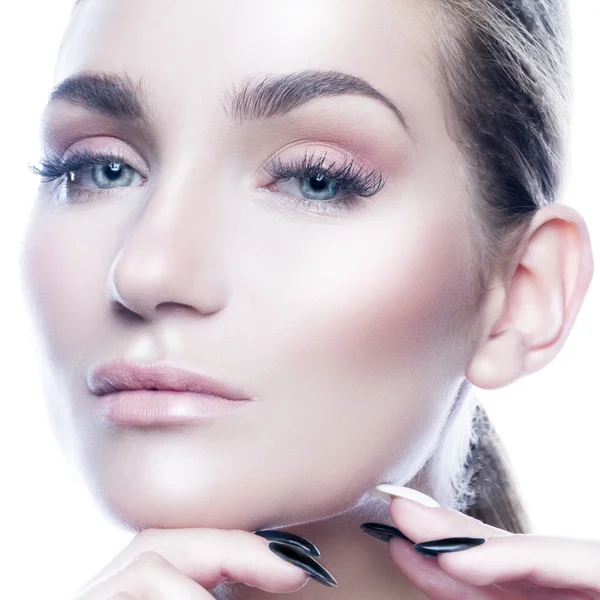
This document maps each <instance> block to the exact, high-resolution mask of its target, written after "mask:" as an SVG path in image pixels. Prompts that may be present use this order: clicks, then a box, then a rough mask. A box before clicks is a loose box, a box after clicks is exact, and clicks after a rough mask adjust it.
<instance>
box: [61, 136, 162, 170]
mask: <svg viewBox="0 0 600 600" xmlns="http://www.w3.org/2000/svg"><path fill="white" fill-rule="evenodd" d="M91 140H93V141H91ZM99 140H100V141H99ZM102 140H110V141H102ZM115 141H116V142H117V143H115ZM75 152H89V153H90V154H92V155H97V154H117V155H119V156H121V157H122V161H123V162H124V163H126V164H127V165H129V166H130V167H131V168H132V169H134V170H135V171H137V172H138V173H139V174H140V175H142V176H143V177H144V178H145V179H148V177H149V171H150V170H149V168H148V166H147V165H146V163H145V161H142V160H141V159H140V158H138V156H139V153H137V152H135V153H134V152H132V151H131V150H130V145H129V144H127V143H125V142H122V141H120V140H118V138H112V137H108V136H96V137H91V138H90V137H88V138H83V139H81V140H78V141H77V142H75V143H73V144H71V145H70V146H69V147H68V148H67V149H66V150H65V151H64V152H63V153H62V155H61V156H62V158H63V159H66V158H68V157H69V155H70V154H72V153H75Z"/></svg>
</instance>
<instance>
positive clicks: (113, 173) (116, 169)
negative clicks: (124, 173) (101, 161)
mask: <svg viewBox="0 0 600 600" xmlns="http://www.w3.org/2000/svg"><path fill="white" fill-rule="evenodd" d="M104 174H105V175H106V177H107V178H108V179H110V180H111V181H116V180H117V179H119V177H120V176H121V165H120V164H119V163H114V162H111V163H109V164H108V170H106V171H105V172H104Z"/></svg>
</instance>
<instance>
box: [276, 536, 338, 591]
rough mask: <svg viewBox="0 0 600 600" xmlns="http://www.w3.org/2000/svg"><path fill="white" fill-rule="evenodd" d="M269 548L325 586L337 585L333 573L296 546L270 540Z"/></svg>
mask: <svg viewBox="0 0 600 600" xmlns="http://www.w3.org/2000/svg"><path fill="white" fill-rule="evenodd" d="M269 550H271V552H273V553H274V554H277V556H279V557H280V558H282V559H283V560H286V561H287V562H289V563H292V564H293V565H295V566H296V567H300V568H301V569H302V570H303V571H305V572H306V573H308V575H310V577H312V579H314V580H315V581H317V582H318V583H321V584H322V585H324V586H326V587H337V586H338V583H337V581H336V580H335V579H334V577H333V575H332V574H331V573H330V572H329V571H328V570H327V569H326V568H325V567H324V566H323V565H320V564H319V563H318V562H317V561H316V560H315V559H314V558H312V557H311V556H309V555H308V554H306V552H304V551H303V550H300V549H299V548H297V547H296V546H290V545H288V544H284V543H281V542H271V543H270V544H269Z"/></svg>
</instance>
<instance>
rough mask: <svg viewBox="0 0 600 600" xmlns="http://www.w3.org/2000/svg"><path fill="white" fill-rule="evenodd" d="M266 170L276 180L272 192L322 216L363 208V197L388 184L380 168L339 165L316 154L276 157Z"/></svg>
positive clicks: (349, 162)
mask: <svg viewBox="0 0 600 600" xmlns="http://www.w3.org/2000/svg"><path fill="white" fill-rule="evenodd" d="M264 168H265V171H267V173H268V174H269V175H270V176H271V178H272V179H273V180H274V181H273V183H272V184H271V186H269V187H270V188H271V189H272V190H273V191H276V192H281V193H283V194H285V195H288V196H290V197H292V198H294V199H295V201H296V203H297V204H299V205H301V206H303V207H304V208H309V209H310V210H313V211H314V210H315V209H316V210H317V212H320V213H326V212H332V211H335V210H341V209H346V210H349V209H352V208H356V207H358V206H362V205H363V204H364V202H363V200H362V198H365V197H370V196H374V195H375V194H377V193H378V192H379V191H380V190H381V189H382V188H383V186H384V185H385V180H384V178H383V175H382V173H381V171H380V170H379V169H368V168H366V167H364V166H362V165H361V164H359V163H358V162H357V161H356V160H355V159H353V158H349V159H346V160H344V161H343V162H341V163H339V164H338V163H336V162H335V161H334V162H331V161H328V159H327V154H323V155H321V156H318V155H316V154H315V153H314V152H313V153H311V154H309V153H308V152H306V153H305V154H304V156H303V157H300V158H298V157H295V158H292V159H286V160H283V159H281V157H276V158H275V159H273V160H272V161H270V162H268V163H267V164H266V165H264Z"/></svg>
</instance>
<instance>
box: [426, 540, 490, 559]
mask: <svg viewBox="0 0 600 600" xmlns="http://www.w3.org/2000/svg"><path fill="white" fill-rule="evenodd" d="M485 541H486V540H485V539H484V538H472V537H453V538H444V539H443V540H432V541H431V542H421V543H419V544H415V545H414V548H415V550H416V551H417V552H419V554H423V556H437V555H438V554H439V553H440V552H459V551H460V550H468V549H469V548H474V547H475V546H480V545H481V544H483V543H484V542H485Z"/></svg>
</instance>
